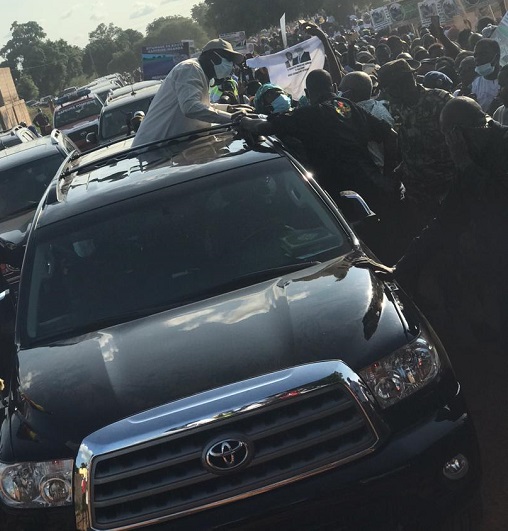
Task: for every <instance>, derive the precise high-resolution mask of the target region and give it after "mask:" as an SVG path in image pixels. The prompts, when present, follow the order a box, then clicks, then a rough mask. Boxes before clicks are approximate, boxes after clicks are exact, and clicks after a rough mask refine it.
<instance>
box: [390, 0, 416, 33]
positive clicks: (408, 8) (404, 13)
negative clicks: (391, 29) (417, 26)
mask: <svg viewBox="0 0 508 531" xmlns="http://www.w3.org/2000/svg"><path fill="white" fill-rule="evenodd" d="M388 13H389V14H390V18H391V20H392V25H393V26H395V27H397V26H402V25H404V24H411V23H413V22H415V21H417V20H418V19H419V13H418V1H417V0H405V1H404V2H393V3H391V4H389V5H388Z"/></svg>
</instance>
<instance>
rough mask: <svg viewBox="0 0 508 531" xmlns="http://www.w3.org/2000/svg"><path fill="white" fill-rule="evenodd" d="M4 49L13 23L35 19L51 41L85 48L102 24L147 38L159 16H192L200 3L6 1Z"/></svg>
mask: <svg viewBox="0 0 508 531" xmlns="http://www.w3.org/2000/svg"><path fill="white" fill-rule="evenodd" d="M2 3H4V7H3V8H2V17H1V18H0V48H1V47H2V46H4V44H5V43H6V42H7V41H8V40H9V39H10V36H11V35H10V27H11V24H12V23H13V22H14V21H16V22H18V24H22V23H24V22H28V21H30V20H34V21H35V22H37V23H38V24H39V25H40V26H41V27H42V29H43V30H44V31H45V33H46V37H47V38H48V39H50V40H57V39H64V40H66V41H67V42H68V43H69V44H74V45H76V46H80V47H84V46H86V44H88V34H89V33H90V32H91V31H93V30H94V29H95V28H96V27H97V26H98V25H99V24H100V23H101V22H104V23H105V24H109V23H110V22H112V23H113V24H114V25H115V26H119V27H120V28H122V29H129V28H130V29H135V30H138V31H140V32H141V33H143V35H145V30H146V26H147V24H149V23H150V22H152V20H154V19H156V18H158V17H166V16H169V15H183V16H186V17H188V16H190V12H191V9H192V6H193V5H194V4H197V3H199V0H148V1H146V2H143V1H140V0H84V1H83V0H81V1H79V2H76V1H73V0H14V1H12V2H11V1H9V0H2Z"/></svg>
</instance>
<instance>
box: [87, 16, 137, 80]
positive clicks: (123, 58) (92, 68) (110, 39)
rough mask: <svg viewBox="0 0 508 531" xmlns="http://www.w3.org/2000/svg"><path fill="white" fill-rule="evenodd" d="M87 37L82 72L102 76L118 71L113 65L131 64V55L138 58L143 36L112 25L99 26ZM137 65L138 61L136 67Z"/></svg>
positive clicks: (131, 30) (134, 31)
mask: <svg viewBox="0 0 508 531" xmlns="http://www.w3.org/2000/svg"><path fill="white" fill-rule="evenodd" d="M89 37H90V42H89V43H88V44H87V45H86V47H85V49H84V56H83V70H84V71H85V72H86V73H88V74H95V75H98V76H104V75H106V74H110V73H113V72H116V71H118V70H117V68H116V67H115V64H132V62H133V60H132V57H133V56H132V54H133V53H135V54H137V55H138V56H139V53H140V49H141V41H142V39H143V34H142V33H140V32H139V31H136V30H133V29H127V30H123V29H122V28H119V27H117V26H115V25H114V24H109V25H106V24H99V25H98V26H97V28H96V29H95V30H94V31H92V32H90V33H89ZM138 64H139V59H138V60H137V63H136V66H137V65H138ZM136 66H135V67H134V68H136ZM122 71H123V70H122ZM129 71H130V70H129Z"/></svg>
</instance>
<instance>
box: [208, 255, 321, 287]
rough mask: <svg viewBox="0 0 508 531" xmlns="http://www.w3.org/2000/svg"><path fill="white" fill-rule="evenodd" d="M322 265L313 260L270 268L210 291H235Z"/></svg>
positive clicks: (241, 277) (246, 275)
mask: <svg viewBox="0 0 508 531" xmlns="http://www.w3.org/2000/svg"><path fill="white" fill-rule="evenodd" d="M320 263H321V262H319V261H317V260H312V261H306V262H296V263H294V264H287V265H284V266H279V267H270V268H268V269H261V270H259V271H252V272H251V273H246V274H245V275H241V276H239V277H235V278H233V279H231V280H228V281H227V282H225V283H224V284H220V285H218V286H216V287H214V288H212V289H211V290H210V291H218V292H220V293H222V292H224V290H225V289H235V288H236V287H242V286H248V285H250V284H256V283H258V282H263V281H264V280H270V279H272V278H277V277H280V276H283V275H287V274H289V273H293V272H295V271H299V270H300V269H306V268H308V267H312V266H315V265H318V264H320Z"/></svg>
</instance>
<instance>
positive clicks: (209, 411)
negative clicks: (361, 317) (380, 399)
mask: <svg viewBox="0 0 508 531" xmlns="http://www.w3.org/2000/svg"><path fill="white" fill-rule="evenodd" d="M242 388H243V390H244V391H243V392H242V391H241V390H242ZM376 419H377V416H376V415H375V413H374V411H373V409H372V399H371V397H370V396H369V394H368V391H367V390H366V388H365V386H364V385H363V383H362V382H361V381H360V380H359V379H358V377H357V375H356V374H355V373H353V372H352V371H351V370H350V369H349V368H348V367H347V366H346V365H345V364H344V363H343V362H341V361H330V362H319V363H313V364H308V365H301V366H298V367H293V368H291V369H287V370H283V371H279V372H277V373H272V374H269V375H265V376H261V377H258V378H253V379H251V380H247V381H245V382H238V383H235V384H233V385H230V386H225V387H223V388H220V389H216V390H212V391H209V392H206V393H202V394H201V395H197V396H193V397H189V398H186V399H183V400H180V401H177V402H174V403H172V404H167V405H165V406H161V407H160V408H156V409H154V410H151V411H149V412H145V413H143V414H141V415H136V416H134V417H131V418H129V419H125V420H122V421H120V422H118V423H115V424H113V425H111V426H107V427H105V428H103V429H101V430H99V431H98V432H95V433H94V434H92V435H90V436H89V437H88V438H87V439H86V440H85V441H83V443H82V445H81V449H80V453H79V454H78V457H77V459H76V463H80V464H81V463H85V464H86V467H82V468H80V469H78V468H77V467H76V473H75V484H79V485H82V484H83V481H85V483H86V489H87V496H86V499H87V500H88V503H86V504H83V502H82V501H81V503H80V504H79V505H78V504H76V507H79V508H80V510H79V514H78V515H77V516H78V518H77V521H78V522H83V524H82V525H83V527H79V529H95V530H105V529H117V530H124V529H136V528H138V527H141V526H146V525H149V524H151V523H159V522H163V521H167V520H171V519H174V518H178V517H180V516H184V515H187V514H191V513H193V512H196V511H201V510H205V509H207V508H209V507H215V506H217V505H221V504H224V503H230V502H232V501H234V500H237V499H242V498H245V497H248V496H253V495H255V494H258V493H260V492H266V491H267V490H270V489H273V488H277V487H280V486H282V485H285V484H288V483H290V482H293V481H297V480H299V479H302V478H305V477H309V476H312V475H315V474H318V473H321V472H323V471H325V470H329V469H330V468H334V467H337V466H340V465H341V464H343V463H345V462H349V461H351V460H352V459H357V458H359V457H361V456H363V455H365V454H366V453H368V452H370V451H372V450H373V449H374V447H375V445H376V444H377V442H378V441H379V438H380V435H379V433H380V426H379V425H377V420H376ZM119 434H120V437H119ZM226 436H227V437H230V436H231V437H236V438H238V439H240V440H243V439H245V440H246V441H248V445H249V447H250V448H251V450H252V454H253V457H252V459H251V461H250V462H249V463H248V466H246V467H245V468H243V469H241V470H239V471H238V472H236V473H229V474H226V475H223V474H221V473H219V472H217V473H214V471H210V470H209V469H207V467H206V466H205V465H204V462H203V455H204V449H205V448H207V445H208V446H209V445H210V442H214V441H215V440H220V439H221V437H222V438H224V437H226ZM75 490H76V489H75Z"/></svg>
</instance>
